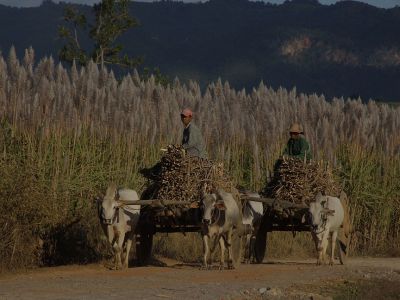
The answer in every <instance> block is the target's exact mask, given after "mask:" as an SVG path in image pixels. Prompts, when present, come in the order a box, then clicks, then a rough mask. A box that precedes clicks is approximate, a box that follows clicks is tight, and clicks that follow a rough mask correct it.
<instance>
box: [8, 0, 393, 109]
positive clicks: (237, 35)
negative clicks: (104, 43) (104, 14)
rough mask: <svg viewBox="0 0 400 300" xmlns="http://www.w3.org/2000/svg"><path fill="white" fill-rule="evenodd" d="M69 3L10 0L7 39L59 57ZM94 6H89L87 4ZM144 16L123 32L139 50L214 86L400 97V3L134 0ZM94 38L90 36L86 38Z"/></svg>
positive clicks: (148, 60)
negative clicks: (23, 4) (24, 4)
mask: <svg viewBox="0 0 400 300" xmlns="http://www.w3.org/2000/svg"><path fill="white" fill-rule="evenodd" d="M64 6H65V4H53V3H50V2H46V3H45V4H43V5H42V6H41V7H38V8H23V9H22V8H10V7H5V6H1V5H0V48H1V50H2V52H3V55H6V54H7V53H8V51H9V48H10V47H11V45H14V46H15V47H16V49H17V52H18V54H19V55H20V56H22V55H23V50H24V49H25V48H27V47H29V46H33V48H34V49H35V50H36V56H37V58H38V57H39V58H40V57H42V56H44V55H50V54H52V55H53V57H55V58H56V57H57V51H58V50H59V48H60V46H61V42H60V41H58V40H57V39H56V38H57V26H58V25H59V24H61V22H62V15H63V9H64ZM77 7H78V8H79V9H80V10H81V11H84V12H87V13H89V11H90V7H89V6H79V5H78V6H77ZM131 13H132V15H133V16H135V17H136V18H137V19H138V20H139V21H140V23H141V26H140V27H137V28H135V29H132V30H131V31H130V32H129V33H127V34H125V35H124V36H123V37H122V38H121V42H122V43H123V44H124V45H125V49H126V51H127V52H129V53H130V54H134V55H144V56H145V65H146V66H151V67H159V68H160V69H161V71H162V72H163V73H165V74H167V75H169V76H170V77H172V78H173V77H175V76H178V77H179V79H181V80H188V79H194V80H197V81H199V82H200V83H201V84H202V85H203V86H205V85H206V84H207V83H209V82H210V81H214V80H216V79H217V78H218V77H221V78H222V80H228V81H229V83H230V84H231V85H232V86H234V87H236V88H238V89H241V88H243V87H245V88H247V89H250V88H252V87H253V86H257V85H258V84H259V83H260V81H261V80H263V81H264V83H265V84H266V85H268V86H272V87H275V88H277V87H279V86H283V87H286V88H291V87H294V86H296V87H297V91H299V92H305V93H314V92H315V93H319V94H320V93H323V94H324V95H325V96H326V97H327V98H331V97H333V96H339V97H340V96H344V97H349V96H350V97H358V96H361V97H362V98H363V99H364V100H368V99H369V98H373V99H379V100H385V101H391V102H396V101H399V102H400V84H399V82H400V38H399V37H400V7H396V8H393V9H379V8H376V7H374V6H370V5H367V4H364V3H360V2H355V1H343V2H339V3H337V4H335V5H330V6H325V5H321V4H319V2H318V1H317V0H292V1H286V2H285V3H284V4H282V5H272V4H265V3H263V2H249V1H247V0H210V1H208V2H205V3H191V4H184V3H182V2H171V1H161V2H155V3H140V2H134V3H132V4H131ZM86 42H87V41H86Z"/></svg>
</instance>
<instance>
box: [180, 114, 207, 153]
mask: <svg viewBox="0 0 400 300" xmlns="http://www.w3.org/2000/svg"><path fill="white" fill-rule="evenodd" d="M192 119H193V112H192V111H191V110H190V109H189V108H185V109H184V110H182V112H181V121H182V123H183V125H184V126H185V128H184V129H183V136H182V147H183V148H184V149H185V150H186V153H187V154H189V155H191V156H198V157H201V158H207V151H206V146H205V144H204V140H203V136H202V135H201V133H200V129H199V128H198V127H197V126H196V125H195V124H194V123H193V122H192Z"/></svg>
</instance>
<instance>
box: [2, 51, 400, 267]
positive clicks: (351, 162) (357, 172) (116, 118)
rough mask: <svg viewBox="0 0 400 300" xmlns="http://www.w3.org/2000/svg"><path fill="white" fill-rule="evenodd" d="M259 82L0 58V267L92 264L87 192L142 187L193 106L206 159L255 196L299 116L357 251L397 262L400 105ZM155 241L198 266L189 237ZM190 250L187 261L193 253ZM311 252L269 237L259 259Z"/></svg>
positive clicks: (102, 246) (93, 238) (101, 242)
mask: <svg viewBox="0 0 400 300" xmlns="http://www.w3.org/2000/svg"><path fill="white" fill-rule="evenodd" d="M267 84H268V83H266V84H265V83H260V85H259V86H258V87H255V88H253V89H252V90H239V91H238V90H234V89H232V88H231V87H230V86H229V83H228V82H222V81H220V80H219V81H217V82H214V83H211V84H210V85H209V86H208V87H206V88H205V89H204V90H201V89H200V86H199V85H198V84H197V83H196V82H189V83H187V84H184V83H181V82H179V80H178V79H175V80H174V81H173V83H171V84H170V85H168V86H167V87H164V86H161V85H159V84H157V83H156V82H155V80H154V78H152V77H151V78H150V79H149V80H146V81H143V80H141V79H140V77H139V75H138V74H137V73H136V72H134V73H132V74H128V75H126V76H124V77H123V78H118V79H117V78H116V77H115V75H114V74H113V72H112V71H107V70H100V69H99V68H98V67H97V66H96V65H95V64H93V63H92V64H89V65H88V66H87V67H84V68H77V67H75V66H72V67H71V68H70V69H67V68H65V67H63V66H62V65H60V64H55V62H54V61H53V59H52V58H43V59H41V60H39V61H35V58H34V51H33V49H27V50H26V52H25V57H24V59H22V60H21V61H19V60H18V59H17V57H16V54H15V49H13V48H12V49H11V50H10V52H9V54H8V56H6V57H4V56H0V147H1V152H0V204H1V205H0V215H1V218H0V240H1V241H2V242H1V243H0V268H1V269H2V270H9V269H17V268H25V267H34V266H43V265H57V264H68V263H88V262H94V261H99V260H101V259H103V258H104V257H107V256H108V255H109V252H110V249H109V247H108V245H107V243H106V241H105V239H104V237H103V234H102V232H100V226H99V222H98V219H97V211H96V209H95V206H94V204H93V198H94V197H95V196H96V195H98V194H100V193H104V192H105V189H106V188H107V185H108V183H109V182H110V181H114V182H117V184H118V185H119V186H125V187H129V188H133V189H135V190H137V191H138V192H139V193H140V192H142V191H143V187H144V184H145V179H144V178H142V177H141V176H140V175H139V173H138V170H139V169H140V168H142V167H145V166H151V165H153V164H154V163H155V162H157V161H158V160H159V159H160V157H161V155H162V154H161V152H160V148H162V147H165V146H166V145H168V144H176V143H179V142H180V139H181V134H182V124H181V123H180V117H179V113H180V110H181V109H182V108H183V107H191V108H192V109H193V111H194V113H195V116H194V122H195V123H196V124H197V125H198V126H199V127H200V128H201V130H202V133H203V135H204V138H205V140H206V144H207V150H208V153H209V156H210V157H211V159H213V160H216V161H221V162H223V164H224V168H225V169H226V170H227V172H228V173H229V174H230V175H231V176H232V177H233V178H234V180H235V181H236V183H237V184H240V185H243V186H245V187H247V188H249V189H251V190H254V191H260V190H261V189H262V188H263V187H264V186H265V183H266V181H267V180H268V177H269V176H270V174H271V170H272V168H273V164H274V162H275V160H276V159H277V158H278V157H279V155H280V154H281V151H282V149H283V147H284V144H285V142H286V140H287V138H288V134H287V131H288V128H289V127H290V124H291V123H292V122H294V121H298V122H300V123H302V124H303V126H304V129H305V135H306V137H307V139H308V140H309V141H310V144H311V145H312V149H313V153H314V158H315V159H317V160H319V161H321V162H323V163H325V164H328V165H329V166H330V167H332V168H333V169H334V170H335V174H336V176H337V178H338V180H339V182H340V183H341V185H342V187H343V189H344V190H345V191H346V193H347V194H348V196H349V199H350V209H351V217H352V221H353V226H354V228H355V229H356V232H355V234H354V237H353V240H352V249H353V253H354V254H358V255H364V254H369V255H370V254H372V255H400V250H399V249H400V133H399V132H400V107H399V106H394V105H386V104H383V103H377V102H374V101H369V102H362V101H361V100H360V99H337V98H334V99H325V98H324V96H323V95H316V94H312V95H304V94H299V93H297V92H296V90H295V89H293V90H286V89H283V88H280V89H277V90H273V89H271V88H268V86H267ZM163 237H164V236H163V235H160V236H157V237H156V243H155V246H154V252H155V254H159V255H163V256H169V257H172V258H178V259H181V260H184V261H190V260H193V258H194V257H199V255H200V254H199V253H201V243H200V242H199V241H200V239H199V238H198V236H196V235H193V234H189V235H188V236H186V237H184V236H183V235H181V234H180V235H178V234H175V235H173V236H172V235H171V236H168V237H165V238H163ZM194 253H195V254H194ZM296 253H303V254H304V255H312V242H311V238H310V237H309V236H308V235H307V236H306V235H300V236H299V237H296V238H295V239H293V238H292V237H291V236H288V235H287V234H286V233H273V234H272V235H271V236H270V237H269V248H268V251H267V255H268V256H271V257H277V256H279V255H285V256H286V255H287V256H290V255H296Z"/></svg>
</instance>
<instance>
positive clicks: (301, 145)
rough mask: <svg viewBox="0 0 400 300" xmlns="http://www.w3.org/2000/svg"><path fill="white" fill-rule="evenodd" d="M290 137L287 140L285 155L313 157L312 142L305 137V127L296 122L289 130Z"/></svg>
mask: <svg viewBox="0 0 400 300" xmlns="http://www.w3.org/2000/svg"><path fill="white" fill-rule="evenodd" d="M289 133H290V139H289V140H288V142H287V145H286V148H285V150H284V151H283V155H287V156H290V157H296V158H299V159H306V160H309V159H311V158H312V155H311V148H310V144H309V143H308V141H307V140H306V139H305V137H304V132H303V128H302V126H301V125H300V124H298V123H294V124H293V125H292V126H291V127H290V130H289Z"/></svg>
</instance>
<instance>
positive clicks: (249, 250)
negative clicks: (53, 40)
mask: <svg viewBox="0 0 400 300" xmlns="http://www.w3.org/2000/svg"><path fill="white" fill-rule="evenodd" d="M240 193H241V195H242V196H246V197H251V198H260V195H259V194H258V193H255V192H250V191H247V190H241V191H240ZM242 211H243V225H244V228H245V232H246V245H245V254H244V258H245V261H246V262H247V263H250V262H251V260H252V259H253V260H254V258H255V253H254V251H255V240H256V232H257V230H258V227H259V226H260V223H261V219H262V216H263V213H264V208H263V204H262V203H261V202H256V201H245V202H244V204H243V210H242Z"/></svg>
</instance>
